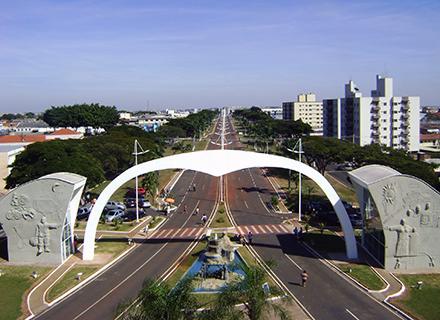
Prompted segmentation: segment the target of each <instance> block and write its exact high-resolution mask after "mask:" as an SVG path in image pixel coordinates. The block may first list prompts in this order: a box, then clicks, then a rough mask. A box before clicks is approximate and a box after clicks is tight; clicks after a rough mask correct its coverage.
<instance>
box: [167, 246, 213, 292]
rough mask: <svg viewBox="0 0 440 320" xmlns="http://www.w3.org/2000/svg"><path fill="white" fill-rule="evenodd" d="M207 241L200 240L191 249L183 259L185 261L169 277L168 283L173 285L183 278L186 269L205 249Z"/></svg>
mask: <svg viewBox="0 0 440 320" xmlns="http://www.w3.org/2000/svg"><path fill="white" fill-rule="evenodd" d="M205 248H206V241H200V242H199V243H197V245H196V246H195V247H194V249H192V250H191V252H190V253H189V254H188V255H187V256H186V257H185V258H184V259H183V261H182V262H181V263H180V264H179V266H178V267H177V269H176V270H175V271H174V272H173V274H172V275H171V277H169V278H168V280H167V283H168V284H170V285H171V286H175V285H176V284H177V282H179V280H180V279H182V277H183V275H184V274H185V272H186V271H188V269H189V268H190V267H191V266H192V264H193V263H194V261H196V260H197V259H198V257H199V255H200V253H201V252H202V251H203V250H205Z"/></svg>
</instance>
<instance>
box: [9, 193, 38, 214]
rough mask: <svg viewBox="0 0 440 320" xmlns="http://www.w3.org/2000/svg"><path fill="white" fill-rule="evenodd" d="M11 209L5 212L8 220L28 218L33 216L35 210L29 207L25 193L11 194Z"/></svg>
mask: <svg viewBox="0 0 440 320" xmlns="http://www.w3.org/2000/svg"><path fill="white" fill-rule="evenodd" d="M11 207H12V208H11V209H10V210H9V211H8V212H7V213H6V219H8V220H20V219H24V220H29V219H33V218H34V216H35V213H36V212H35V210H34V209H33V208H31V206H30V201H29V199H28V197H26V196H25V195H17V194H13V195H12V200H11Z"/></svg>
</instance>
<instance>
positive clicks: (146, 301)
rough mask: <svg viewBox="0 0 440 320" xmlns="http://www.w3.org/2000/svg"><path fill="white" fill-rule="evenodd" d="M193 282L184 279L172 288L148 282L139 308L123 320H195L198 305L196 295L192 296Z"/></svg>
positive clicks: (144, 286)
mask: <svg viewBox="0 0 440 320" xmlns="http://www.w3.org/2000/svg"><path fill="white" fill-rule="evenodd" d="M191 281H192V279H191V278H184V279H182V280H181V281H180V282H179V283H177V285H176V286H175V287H174V288H172V287H170V286H169V285H168V284H166V283H161V284H159V283H158V282H156V281H153V280H146V281H145V282H144V285H143V288H142V290H141V292H140V294H139V300H140V304H139V306H138V307H133V308H131V309H130V310H129V311H128V312H127V314H125V315H124V317H123V318H122V319H124V320H139V319H142V320H186V319H195V318H196V316H195V315H196V310H197V308H198V305H197V302H196V300H195V297H194V295H192V294H191V291H192V285H191Z"/></svg>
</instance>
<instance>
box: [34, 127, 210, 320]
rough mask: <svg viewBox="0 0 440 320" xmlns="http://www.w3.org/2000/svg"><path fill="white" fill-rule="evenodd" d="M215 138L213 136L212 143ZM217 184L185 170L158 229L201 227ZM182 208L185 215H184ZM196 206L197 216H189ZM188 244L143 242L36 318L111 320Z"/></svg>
mask: <svg viewBox="0 0 440 320" xmlns="http://www.w3.org/2000/svg"><path fill="white" fill-rule="evenodd" d="M217 131H218V130H217ZM217 138H218V137H217V136H216V135H214V136H213V137H212V140H217ZM217 148H218V146H216V145H214V144H209V146H208V149H217ZM193 183H196V186H197V191H196V192H188V189H189V186H190V185H192V184H193ZM218 183H219V178H215V177H211V176H208V175H206V174H202V173H197V172H194V171H185V172H184V174H183V175H182V177H181V178H180V179H179V181H178V182H177V184H176V185H175V186H174V188H173V190H171V193H172V194H173V195H174V197H175V199H176V203H181V204H180V206H179V208H178V209H177V210H176V211H175V212H174V213H173V214H172V215H171V217H170V218H169V219H168V220H167V221H166V222H165V223H164V224H163V225H162V227H161V228H167V229H171V228H184V227H194V226H197V227H202V226H201V224H200V216H201V214H203V213H206V214H207V215H209V214H211V212H212V211H213V208H214V206H215V203H216V199H217V197H218ZM185 205H186V207H187V213H186V214H184V213H183V208H184V206H185ZM197 206H199V208H200V213H199V215H192V214H191V213H192V212H193V211H194V210H195V208H196V207H197ZM124 241H125V240H124ZM190 244H191V240H186V241H185V240H182V239H178V240H177V239H174V240H173V239H172V235H170V236H168V237H167V238H166V239H154V240H153V239H151V240H145V242H143V243H141V244H140V245H139V247H137V248H136V249H134V250H133V251H131V252H130V253H129V254H128V255H126V256H125V257H124V258H122V259H121V260H120V261H118V262H117V263H115V264H114V265H113V266H111V267H110V268H109V269H107V270H106V271H105V272H103V273H102V274H101V275H99V276H98V277H96V278H95V279H93V280H92V281H90V282H89V283H88V284H86V285H85V286H84V287H82V288H80V289H79V290H78V291H76V292H74V293H73V294H72V295H70V296H68V297H67V298H66V299H64V300H62V301H61V302H59V303H58V304H56V305H54V306H52V307H51V308H50V309H47V310H46V311H44V312H43V313H41V314H39V315H37V316H36V319H54V320H55V319H57V320H58V319H63V320H67V319H87V320H93V319H113V318H114V316H115V312H116V309H117V306H118V304H119V303H120V302H123V301H128V300H129V299H133V298H135V297H136V296H137V294H138V292H139V290H140V289H141V287H142V283H143V281H144V280H145V278H159V277H160V276H161V275H162V274H163V273H164V272H165V270H167V269H168V268H170V267H171V266H172V265H173V263H174V262H175V261H176V260H177V259H178V258H179V257H180V256H181V254H182V253H183V252H184V251H185V250H186V249H187V248H188V247H189V245H190Z"/></svg>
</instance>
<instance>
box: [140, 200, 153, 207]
mask: <svg viewBox="0 0 440 320" xmlns="http://www.w3.org/2000/svg"><path fill="white" fill-rule="evenodd" d="M139 207H141V208H150V207H151V203H150V201H148V200H147V199H139Z"/></svg>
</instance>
